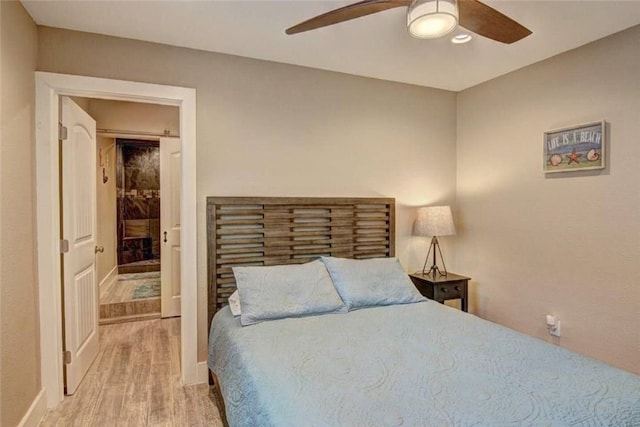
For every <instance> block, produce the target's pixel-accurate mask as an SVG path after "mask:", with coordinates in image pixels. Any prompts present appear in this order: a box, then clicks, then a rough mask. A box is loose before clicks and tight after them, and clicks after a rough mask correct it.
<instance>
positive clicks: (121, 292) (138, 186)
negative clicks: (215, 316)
mask: <svg viewBox="0 0 640 427" xmlns="http://www.w3.org/2000/svg"><path fill="white" fill-rule="evenodd" d="M74 100H75V101H76V103H78V104H79V105H80V106H81V107H82V108H83V109H84V110H85V111H86V112H87V113H89V115H90V116H92V117H93V118H94V119H95V120H96V129H97V132H96V133H97V138H96V143H97V149H96V166H97V168H98V169H97V173H96V189H97V197H96V199H97V202H96V204H97V206H96V210H97V216H98V226H97V247H96V266H97V268H96V275H97V279H98V283H99V294H100V324H101V325H102V324H110V323H121V322H129V321H136V320H147V319H154V318H160V317H161V315H162V316H164V317H168V316H175V315H179V311H178V312H177V313H176V312H175V311H174V312H172V313H167V311H166V310H161V308H162V303H161V292H162V286H161V262H160V261H161V252H162V251H163V249H167V250H171V247H172V245H169V244H167V243H168V237H171V236H168V235H167V230H165V233H164V239H163V238H162V231H161V227H163V226H164V227H165V228H167V225H166V224H162V223H161V210H162V209H165V210H170V209H171V208H170V206H171V203H168V204H164V205H161V196H162V193H163V191H162V190H161V181H163V183H164V184H165V185H166V184H167V182H168V183H169V185H172V184H171V179H170V178H171V177H169V178H165V179H164V180H163V179H161V175H162V174H163V173H164V174H167V173H168V174H170V175H171V173H172V172H171V170H170V169H171V166H170V165H169V166H167V165H162V167H161V161H160V150H161V147H160V145H161V140H162V141H164V143H163V144H166V145H170V144H169V142H167V141H170V140H172V139H175V140H178V138H179V135H178V134H179V125H180V117H179V109H178V107H174V106H166V105H157V104H149V103H136V102H126V101H114V100H106V99H93V98H74ZM165 151H166V149H165ZM173 174H174V175H175V171H174V173H173ZM177 179H178V181H179V176H178V177H177ZM176 184H177V185H178V186H179V185H180V183H179V182H177V183H174V184H173V185H176ZM164 193H165V194H164V195H165V196H166V195H167V194H169V197H170V196H171V195H172V193H170V192H168V193H167V192H166V191H165V192H164ZM177 203H179V202H177ZM167 206H169V208H167ZM177 210H179V207H178V209H177ZM165 215H166V216H170V215H169V214H166V212H165ZM174 222H176V221H175V220H174ZM177 222H179V221H177ZM164 260H165V263H166V262H174V263H179V260H175V259H173V260H172V259H170V258H167V257H164ZM165 267H166V266H165ZM175 267H176V266H174V269H175ZM177 271H179V267H178V268H177ZM165 276H166V277H165V278H164V280H165V281H171V280H178V282H179V277H178V278H177V279H176V278H175V277H171V276H169V275H165ZM165 288H166V289H170V290H171V289H174V288H177V289H179V283H177V284H168V286H165Z"/></svg>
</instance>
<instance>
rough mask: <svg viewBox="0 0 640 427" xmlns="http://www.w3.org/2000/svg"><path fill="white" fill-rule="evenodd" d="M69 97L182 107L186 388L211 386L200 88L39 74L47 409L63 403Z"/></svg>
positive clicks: (42, 324)
mask: <svg viewBox="0 0 640 427" xmlns="http://www.w3.org/2000/svg"><path fill="white" fill-rule="evenodd" d="M61 95H68V96H81V97H91V98H103V99H118V100H124V101H134V102H147V103H158V104H163V105H176V106H178V107H179V109H180V134H181V136H182V143H181V146H182V157H181V164H182V165H183V168H182V170H183V174H182V183H181V186H180V190H181V198H180V213H181V217H182V222H183V230H182V231H183V232H182V234H181V238H180V242H181V256H180V258H181V262H182V265H183V268H182V269H181V272H180V278H181V283H182V284H184V285H183V286H182V288H181V291H182V292H181V293H182V299H181V305H182V312H183V313H184V315H183V317H182V321H181V326H180V328H181V358H180V359H181V365H182V366H181V367H182V369H181V377H182V383H183V384H185V385H187V384H195V383H199V382H205V381H206V365H205V364H204V363H203V364H202V365H203V367H201V366H200V364H198V361H197V301H196V291H197V275H196V271H197V264H196V210H195V207H196V191H195V190H196V187H195V182H196V175H195V158H196V154H195V144H196V142H195V141H196V139H195V90H194V89H187V88H179V87H169V86H162V85H154V84H146V83H134V82H125V81H119V80H109V79H99V78H91V77H84V76H71V75H63V74H54V73H45V72H36V164H37V169H36V170H37V172H36V185H37V199H38V203H37V236H38V286H39V301H40V335H41V343H40V344H41V345H40V348H41V379H42V385H43V388H44V389H45V392H46V395H47V407H48V408H50V409H52V408H55V407H56V406H57V405H58V404H59V403H60V402H61V401H62V399H63V396H64V394H63V392H64V389H63V387H64V381H63V369H62V367H63V353H62V349H63V346H62V320H61V314H62V309H61V295H60V289H61V280H60V262H59V258H60V241H59V236H60V215H59V200H60V192H59V182H60V180H59V173H60V163H59V157H58V121H59V117H58V111H57V106H58V100H59V97H60V96H61Z"/></svg>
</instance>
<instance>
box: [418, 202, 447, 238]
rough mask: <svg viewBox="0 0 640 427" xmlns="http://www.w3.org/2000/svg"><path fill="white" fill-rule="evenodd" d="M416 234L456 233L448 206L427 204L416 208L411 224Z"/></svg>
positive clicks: (437, 234) (444, 234) (445, 234)
mask: <svg viewBox="0 0 640 427" xmlns="http://www.w3.org/2000/svg"><path fill="white" fill-rule="evenodd" d="M413 234H414V235H416V236H451V235H453V234H456V227H455V225H454V224H453V215H452V214H451V207H449V206H428V207H424V208H419V209H418V217H417V218H416V222H415V223H414V226H413Z"/></svg>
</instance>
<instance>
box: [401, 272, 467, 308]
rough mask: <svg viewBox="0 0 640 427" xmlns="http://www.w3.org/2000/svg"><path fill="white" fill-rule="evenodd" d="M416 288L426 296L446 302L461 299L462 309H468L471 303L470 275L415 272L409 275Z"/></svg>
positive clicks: (442, 302)
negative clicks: (469, 292)
mask: <svg viewBox="0 0 640 427" xmlns="http://www.w3.org/2000/svg"><path fill="white" fill-rule="evenodd" d="M409 278H411V281H412V282H413V284H414V285H416V288H418V290H419V291H420V293H421V294H422V295H424V296H425V297H427V298H429V299H432V300H434V301H438V302H439V303H441V304H444V302H445V301H446V300H450V299H460V307H461V308H462V311H467V309H468V304H469V297H468V293H467V291H468V286H469V280H470V278H469V277H465V276H458V275H457V274H453V273H448V274H447V275H446V276H440V275H438V274H436V275H435V277H434V276H433V275H431V274H422V273H413V274H410V275H409Z"/></svg>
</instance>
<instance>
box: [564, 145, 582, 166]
mask: <svg viewBox="0 0 640 427" xmlns="http://www.w3.org/2000/svg"><path fill="white" fill-rule="evenodd" d="M580 156H582V153H576V149H575V148H574V149H573V151H571V154H567V159H569V162H568V163H567V164H568V165H570V164H571V163H572V162H576V163H580V160H578V157H580Z"/></svg>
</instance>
